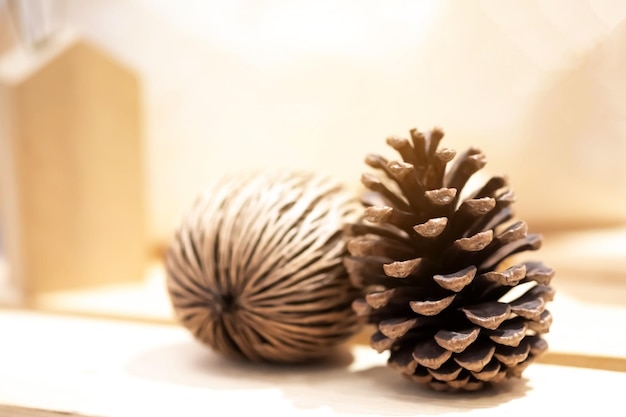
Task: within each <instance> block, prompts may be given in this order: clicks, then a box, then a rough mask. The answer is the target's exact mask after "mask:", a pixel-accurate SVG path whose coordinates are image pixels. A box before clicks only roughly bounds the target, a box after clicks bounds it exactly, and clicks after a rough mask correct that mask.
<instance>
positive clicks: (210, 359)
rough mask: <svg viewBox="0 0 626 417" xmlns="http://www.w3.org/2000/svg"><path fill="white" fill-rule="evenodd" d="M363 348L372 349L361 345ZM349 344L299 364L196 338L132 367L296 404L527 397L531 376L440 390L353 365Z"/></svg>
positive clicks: (349, 406) (406, 407) (467, 405)
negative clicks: (267, 360)
mask: <svg viewBox="0 0 626 417" xmlns="http://www.w3.org/2000/svg"><path fill="white" fill-rule="evenodd" d="M358 349H364V350H366V349H369V348H366V347H363V348H360V347H356V348H355V351H356V352H358ZM352 360H353V358H352V355H351V354H350V353H349V352H348V351H347V350H340V351H337V352H336V354H335V355H333V356H332V357H331V358H330V359H328V360H325V361H320V362H318V363H314V364H308V365H298V366H293V365H290V366H281V365H278V366H273V365H268V364H250V363H241V362H233V361H229V360H226V359H223V358H221V357H219V356H217V355H216V354H215V353H213V352H211V351H209V350H208V349H206V348H204V347H203V346H201V345H197V344H193V343H185V344H177V345H171V346H167V347H163V348H159V349H155V350H152V351H147V352H145V353H143V354H141V355H139V356H136V357H135V358H133V359H132V360H131V361H130V362H129V363H127V365H126V370H127V371H128V372H129V373H131V374H132V375H134V376H138V377H141V378H146V379H150V380H156V381H160V382H166V383H170V384H175V385H183V386H190V387H196V388H197V387H204V388H207V389H211V390H264V389H279V390H280V391H281V392H282V394H283V396H284V397H285V399H287V400H288V401H291V402H292V403H293V404H294V405H295V406H296V407H299V408H305V409H314V408H320V407H330V408H332V409H333V410H335V411H337V412H342V413H358V414H377V415H384V416H400V415H407V414H411V415H413V414H440V413H444V412H451V411H469V410H472V409H480V408H491V407H495V406H497V405H499V404H502V403H505V402H508V401H511V400H513V399H516V398H520V397H523V396H524V395H525V394H526V393H527V392H528V390H529V387H528V385H527V383H526V380H525V379H521V380H511V381H507V382H505V383H502V384H499V385H498V386H496V387H490V388H488V389H486V390H483V391H480V392H470V393H455V394H450V393H439V392H434V391H432V390H430V389H428V388H425V387H423V386H421V385H417V384H415V383H412V382H410V381H408V380H405V379H404V378H402V377H401V376H400V375H399V374H398V373H397V372H395V371H393V370H392V369H390V368H387V367H386V366H385V365H384V359H383V358H382V357H381V361H380V362H381V363H379V364H376V365H373V366H372V367H369V368H366V369H361V370H352V369H351V368H350V364H351V362H352Z"/></svg>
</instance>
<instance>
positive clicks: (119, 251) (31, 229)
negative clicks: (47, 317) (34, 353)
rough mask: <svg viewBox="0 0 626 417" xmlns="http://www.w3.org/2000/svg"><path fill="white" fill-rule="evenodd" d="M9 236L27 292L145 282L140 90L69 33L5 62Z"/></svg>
mask: <svg viewBox="0 0 626 417" xmlns="http://www.w3.org/2000/svg"><path fill="white" fill-rule="evenodd" d="M0 117H1V118H2V119H1V120H0V153H2V154H4V157H2V161H0V162H2V165H0V170H1V172H2V184H1V185H2V195H1V196H0V202H2V204H1V205H2V206H3V207H4V208H3V209H2V217H1V219H2V224H1V226H2V230H3V233H4V234H5V236H6V239H5V247H6V251H7V257H8V259H9V264H10V268H11V275H12V277H13V280H14V283H15V282H17V284H18V285H19V286H20V287H21V288H22V289H23V290H24V292H25V293H26V294H32V293H35V292H40V291H48V290H56V289H65V288H76V287H86V286H91V285H96V284H103V283H113V282H125V281H129V280H140V279H142V277H143V270H144V268H145V260H146V255H145V253H146V248H145V246H146V244H145V225H144V222H145V219H144V205H143V175H142V174H143V166H142V144H141V113H140V88H139V82H138V80H137V77H136V76H135V75H134V74H133V72H132V71H130V70H129V69H127V68H124V67H123V66H122V65H120V64H119V63H117V62H116V61H115V60H114V59H112V58H111V57H109V56H108V55H107V54H105V53H104V52H102V51H101V50H99V49H98V48H96V47H94V46H93V45H90V44H88V43H86V42H83V41H81V40H79V39H78V38H77V37H76V36H73V35H72V34H69V33H62V34H60V35H59V36H57V37H56V38H53V39H51V40H50V41H49V42H48V43H47V44H46V47H45V49H44V50H35V51H31V52H26V51H20V50H14V51H11V53H8V54H7V55H6V56H3V57H2V59H0Z"/></svg>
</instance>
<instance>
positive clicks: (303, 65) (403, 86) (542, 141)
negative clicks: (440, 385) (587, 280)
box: [59, 0, 626, 241]
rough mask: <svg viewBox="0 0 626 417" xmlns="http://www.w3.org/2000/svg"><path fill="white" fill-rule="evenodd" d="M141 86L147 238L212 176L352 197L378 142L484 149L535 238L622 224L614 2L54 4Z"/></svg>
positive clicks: (625, 144)
mask: <svg viewBox="0 0 626 417" xmlns="http://www.w3.org/2000/svg"><path fill="white" fill-rule="evenodd" d="M59 4H62V5H63V6H64V7H65V15H66V23H67V24H68V25H69V26H71V27H74V28H76V29H78V30H79V31H80V32H81V33H82V34H84V36H85V37H86V38H88V39H89V40H92V41H94V42H96V43H97V44H98V45H100V46H101V47H103V48H104V49H105V50H107V51H109V52H110V53H112V54H113V55H114V56H115V57H117V58H119V59H120V60H121V61H122V62H124V63H125V64H127V65H129V66H130V67H131V68H134V69H135V70H136V71H137V72H138V74H139V75H140V76H141V79H142V83H143V87H144V105H145V115H146V120H145V123H146V130H145V131H146V132H147V133H146V135H147V136H146V142H145V145H146V164H147V165H146V171H147V178H148V184H147V187H148V196H149V197H148V198H149V201H148V203H149V207H150V212H149V221H150V225H151V234H152V236H153V238H155V239H157V240H161V241H162V240H163V239H166V238H168V237H169V233H170V232H171V229H172V227H173V225H174V224H175V222H176V221H177V219H178V216H179V215H180V213H181V210H182V209H184V208H185V207H186V206H187V204H188V203H189V202H190V200H191V199H192V197H193V196H194V195H195V194H196V193H197V192H198V191H199V190H200V189H202V188H203V187H204V185H205V184H206V183H207V182H208V181H209V180H211V179H212V178H214V177H216V176H218V175H220V174H221V173H223V172H227V171H233V170H238V169H243V168H245V167H263V166H272V167H275V166H284V167H302V168H309V169H316V170H320V171H323V172H328V173H330V174H332V175H335V176H337V177H338V178H339V179H340V180H342V181H345V182H346V183H348V184H350V185H355V186H356V185H357V184H358V178H359V176H360V172H361V171H362V170H363V169H364V165H363V163H362V160H363V157H364V155H365V154H366V153H368V152H384V153H386V154H388V155H390V156H391V155H393V154H392V153H391V152H389V150H388V148H387V147H386V145H385V143H384V138H385V137H386V136H387V135H390V134H405V133H406V132H407V131H408V129H409V128H411V127H414V126H415V127H420V128H429V127H431V126H432V125H434V124H438V125H441V126H443V127H444V128H445V130H446V131H447V133H448V136H447V140H446V142H444V143H445V145H446V146H448V147H453V148H456V149H457V150H462V149H463V148H465V147H467V146H469V145H476V146H478V147H481V148H483V150H484V151H485V152H486V153H487V156H488V158H489V161H490V162H489V165H488V169H489V172H493V173H507V174H509V176H510V177H511V180H512V183H513V186H514V187H515V189H516V190H517V192H518V196H519V199H520V201H519V205H518V212H519V214H520V216H522V217H524V218H526V219H527V220H529V221H530V222H531V225H533V224H534V225H536V227H537V228H547V226H548V225H552V226H568V227H571V226H582V225H587V224H603V223H611V222H619V221H621V222H624V221H626V21H625V20H624V19H625V18H626V2H624V1H621V0H613V1H610V0H603V1H600V0H598V1H591V0H542V1H529V0H527V1H523V2H522V1H518V2H504V1H500V0H492V1H452V0H450V1H395V2H389V1H387V2H382V1H381V2H364V1H356V0H354V1H327V0H324V1H316V2H294V1H258V0H246V1H230V2H222V1H200V0H197V1H193V0H179V1H176V2H171V1H164V0H159V1H155V0H106V1H105V0H94V1H89V2H85V1H80V0H64V1H59Z"/></svg>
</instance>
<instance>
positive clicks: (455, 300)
mask: <svg viewBox="0 0 626 417" xmlns="http://www.w3.org/2000/svg"><path fill="white" fill-rule="evenodd" d="M442 138H443V132H442V131H441V130H439V129H434V130H432V131H431V132H429V133H427V134H422V133H421V132H419V131H417V130H411V142H409V141H408V140H407V139H401V138H395V137H393V138H389V139H388V140H387V143H388V144H389V145H390V146H391V147H393V148H394V149H395V150H396V151H397V152H398V153H399V154H400V155H401V157H402V160H403V161H402V162H398V161H391V162H388V161H387V160H386V159H385V158H384V157H382V156H380V155H369V156H368V157H367V158H366V163H367V164H368V165H369V166H371V167H373V168H376V169H379V170H381V171H383V172H384V174H385V176H386V177H387V178H388V179H389V180H390V181H386V182H383V181H381V180H380V179H379V178H377V177H376V176H374V175H372V174H368V173H366V174H364V175H363V177H362V182H363V184H364V185H365V187H366V188H368V189H369V190H370V191H369V192H366V193H365V194H364V195H363V198H362V202H363V205H364V206H365V207H366V209H365V212H364V215H363V219H362V220H361V221H359V222H358V223H355V224H350V225H349V226H348V227H347V233H348V236H349V237H348V250H349V252H350V255H351V256H347V257H346V258H345V259H344V263H345V265H346V267H347V269H348V271H349V273H350V277H351V280H352V282H353V284H354V285H356V286H357V287H360V288H362V289H364V293H365V294H366V295H365V297H364V298H360V299H357V300H356V301H355V302H354V303H353V308H354V309H355V311H356V312H357V313H358V314H359V315H361V316H364V317H365V318H366V320H367V322H368V323H371V324H374V325H376V326H377V328H378V331H376V332H375V333H374V334H373V335H372V337H371V344H372V347H373V348H374V349H376V350H377V351H378V352H383V351H386V350H389V351H390V356H389V361H388V364H389V366H391V367H392V368H395V369H397V370H398V371H400V372H401V373H402V374H404V375H405V376H407V377H408V378H409V379H412V380H414V381H416V382H420V383H426V384H428V385H430V386H431V387H432V388H434V389H436V390H457V389H464V390H476V389H479V388H481V387H483V386H485V383H495V382H500V381H503V380H504V379H506V378H508V377H511V376H513V377H519V376H520V375H521V373H522V371H523V370H524V369H525V368H526V367H527V366H528V365H529V364H530V363H531V362H532V361H533V360H534V359H535V358H536V357H537V356H538V355H540V354H541V353H543V352H544V351H545V350H546V349H547V347H548V346H547V343H546V342H545V340H544V339H542V337H541V335H542V334H544V333H546V332H548V330H549V327H550V324H551V322H552V317H551V315H550V313H549V312H548V310H546V302H548V301H551V300H552V298H553V296H554V291H553V289H552V288H551V287H550V286H549V283H550V280H551V278H552V277H553V275H554V270H553V269H551V268H549V267H546V266H545V265H544V264H543V263H541V262H535V261H524V262H519V263H513V262H512V261H513V258H512V255H515V254H519V253H521V252H524V251H528V250H536V249H538V248H539V247H540V246H541V236H539V235H537V234H528V233H527V225H526V224H525V223H524V222H521V221H514V219H513V212H512V208H511V205H512V203H513V201H514V194H513V192H512V191H511V190H509V189H507V183H506V180H505V179H504V178H503V177H499V176H495V177H492V178H491V179H489V180H488V181H487V182H486V183H485V184H484V185H483V186H482V188H478V189H477V190H475V191H473V192H471V193H468V197H467V198H461V193H462V191H463V188H464V187H465V185H466V183H467V181H468V180H469V179H470V177H471V176H472V175H473V174H474V173H476V172H477V171H478V170H480V169H481V168H483V167H484V166H485V163H486V160H485V157H484V155H483V154H482V153H481V151H479V150H478V149H474V148H470V149H469V150H467V151H466V152H465V153H464V154H462V155H460V156H458V157H456V159H455V156H456V152H455V151H453V150H452V149H448V148H442V149H439V150H438V149H437V148H438V146H439V142H440V141H441V139H442ZM453 160H454V162H453V163H452V164H450V166H448V162H451V161H453Z"/></svg>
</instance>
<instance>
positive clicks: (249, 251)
mask: <svg viewBox="0 0 626 417" xmlns="http://www.w3.org/2000/svg"><path fill="white" fill-rule="evenodd" d="M357 210H358V204H356V202H354V201H353V196H352V195H351V193H349V192H347V190H345V189H344V187H343V186H342V185H341V184H339V183H336V182H335V181H333V180H331V179H330V178H327V177H324V176H321V175H317V174H314V173H310V172H300V171H297V172H296V171H294V172H290V171H285V172H282V171H279V172H274V171H271V172H270V171H266V172H256V173H252V174H249V173H246V174H245V175H244V173H241V174H240V175H236V176H227V177H224V178H222V179H220V181H218V182H217V183H215V184H214V185H213V186H211V187H209V188H208V189H207V190H206V191H205V192H203V193H202V194H201V195H200V196H199V198H198V199H197V200H196V201H195V203H194V204H193V205H192V207H191V208H190V210H189V212H188V213H186V214H185V216H184V217H183V219H182V220H183V221H182V222H181V224H180V225H179V227H178V228H177V230H176V234H175V237H174V239H173V240H172V242H171V244H170V247H169V248H168V251H167V255H166V258H165V265H166V269H167V286H168V287H167V288H168V292H169V295H170V300H171V302H172V305H173V307H174V311H175V312H176V315H177V317H178V319H179V320H180V322H181V324H182V325H184V326H185V327H186V328H187V329H189V330H190V331H191V332H192V334H193V335H194V336H195V337H196V338H197V339H198V340H199V341H200V342H202V343H203V344H205V345H207V346H209V347H211V348H212V349H213V350H215V351H216V352H218V353H220V354H223V355H224V356H227V357H234V358H245V359H247V360H249V361H252V362H259V361H267V362H285V363H286V362H306V361H309V360H313V359H317V358H320V357H323V356H326V355H327V354H329V353H330V352H331V351H332V350H333V349H334V348H335V347H336V346H337V345H339V344H340V343H342V342H343V341H345V340H346V339H347V338H348V337H350V336H352V335H353V334H354V333H355V332H356V331H357V330H359V327H358V318H357V317H356V314H355V313H354V311H353V310H352V308H351V303H352V301H353V300H354V299H355V297H356V295H357V290H356V289H355V288H354V287H353V286H352V285H351V284H350V280H349V278H348V273H347V271H346V269H345V267H344V266H343V264H342V259H343V257H344V256H345V255H346V254H347V250H346V248H345V242H344V241H343V239H342V235H341V230H342V227H343V224H344V223H345V222H346V221H354V219H355V218H356V217H358V215H357Z"/></svg>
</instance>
